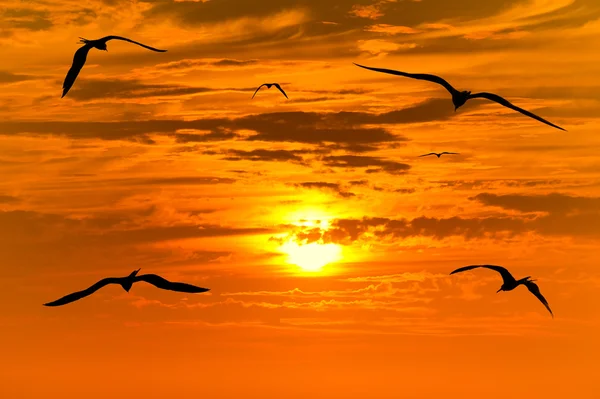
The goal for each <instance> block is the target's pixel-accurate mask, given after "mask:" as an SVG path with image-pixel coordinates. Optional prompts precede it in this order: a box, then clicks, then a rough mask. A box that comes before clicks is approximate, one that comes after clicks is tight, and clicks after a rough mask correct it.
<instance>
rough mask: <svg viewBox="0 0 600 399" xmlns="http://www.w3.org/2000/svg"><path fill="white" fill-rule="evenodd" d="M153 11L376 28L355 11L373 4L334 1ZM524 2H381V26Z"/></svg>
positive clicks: (315, 28) (228, 2) (188, 20)
mask: <svg viewBox="0 0 600 399" xmlns="http://www.w3.org/2000/svg"><path fill="white" fill-rule="evenodd" d="M151 3H152V4H153V7H152V8H151V9H150V10H149V11H148V12H147V13H146V15H147V16H149V17H156V18H161V19H162V18H165V17H170V18H173V19H176V20H177V21H179V22H181V23H183V24H188V25H200V24H202V25H204V24H207V23H214V22H221V21H226V20H231V19H236V18H242V17H265V16H267V15H271V14H275V13H278V12H281V11H284V10H291V9H298V8H306V9H310V11H311V16H312V17H313V18H314V20H316V21H330V22H336V23H337V24H323V23H320V22H319V23H308V24H305V25H308V27H310V28H311V30H310V31H309V32H310V33H312V34H315V35H316V34H320V35H325V34H328V33H332V32H336V31H339V30H340V29H349V30H354V29H356V28H358V27H364V26H367V25H370V24H372V22H373V21H372V20H370V19H368V18H359V17H356V13H351V11H352V10H353V8H354V9H356V7H360V6H373V5H374V3H375V2H374V1H372V0H355V1H351V2H349V1H345V0H330V1H322V2H310V3H306V2H298V1H296V0H279V1H277V2H266V1H264V2H260V3H258V2H255V1H251V0H221V1H208V2H200V3H198V2H192V1H184V2H171V1H152V2H151ZM519 3H524V0H508V1H507V0H490V1H487V2H485V3H484V4H483V3H481V2H479V1H478V0H457V1H455V2H453V3H452V7H448V6H447V5H448V3H447V2H446V0H429V1H427V2H425V4H423V2H416V1H398V2H380V3H378V5H377V8H378V9H379V10H380V11H381V14H382V15H381V16H380V17H379V18H378V19H377V20H378V23H384V24H390V25H403V26H413V25H418V24H421V23H425V22H438V21H441V20H447V19H461V20H470V19H473V20H476V19H479V18H481V17H484V16H491V15H495V14H497V13H499V12H500V11H503V10H505V9H507V8H509V7H511V6H514V5H515V4H519Z"/></svg>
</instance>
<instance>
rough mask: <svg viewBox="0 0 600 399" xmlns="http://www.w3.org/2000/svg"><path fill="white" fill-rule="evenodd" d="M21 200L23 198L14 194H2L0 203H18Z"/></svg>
mask: <svg viewBox="0 0 600 399" xmlns="http://www.w3.org/2000/svg"><path fill="white" fill-rule="evenodd" d="M19 202H21V200H20V199H19V198H17V197H13V196H12V195H0V204H17V203H19Z"/></svg>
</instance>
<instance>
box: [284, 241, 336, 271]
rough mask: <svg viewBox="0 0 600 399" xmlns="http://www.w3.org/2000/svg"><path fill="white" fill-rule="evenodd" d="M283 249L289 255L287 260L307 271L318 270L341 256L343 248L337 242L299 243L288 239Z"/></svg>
mask: <svg viewBox="0 0 600 399" xmlns="http://www.w3.org/2000/svg"><path fill="white" fill-rule="evenodd" d="M281 250H282V251H283V252H285V253H286V254H287V256H288V258H287V261H288V263H291V264H293V265H297V266H299V267H300V268H302V270H303V271H305V272H318V271H320V270H321V269H322V268H323V266H325V265H327V264H329V263H331V262H335V261H337V260H339V259H340V258H341V254H342V248H341V247H340V246H339V245H336V244H320V243H317V242H311V243H310V244H303V245H302V244H300V245H299V244H298V243H297V242H295V241H288V242H286V243H285V244H283V245H282V246H281Z"/></svg>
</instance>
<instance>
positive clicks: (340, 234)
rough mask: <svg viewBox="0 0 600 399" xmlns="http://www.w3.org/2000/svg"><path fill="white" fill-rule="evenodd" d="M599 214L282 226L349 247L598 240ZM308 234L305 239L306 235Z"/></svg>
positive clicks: (296, 234)
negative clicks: (534, 238) (417, 240)
mask: <svg viewBox="0 0 600 399" xmlns="http://www.w3.org/2000/svg"><path fill="white" fill-rule="evenodd" d="M599 223H600V213H593V214H587V215H581V214H579V215H570V216H568V215H564V214H561V215H557V214H550V215H547V216H541V217H510V216H497V217H496V216H490V217H479V218H478V217H472V218H469V217H450V218H432V217H426V216H421V217H417V218H414V219H390V218H379V217H365V218H363V219H337V220H334V221H332V222H331V227H330V228H329V229H328V230H321V229H319V228H310V229H308V228H306V227H298V226H284V227H287V229H289V230H290V233H289V234H290V236H291V237H294V238H299V239H300V238H301V240H305V239H307V238H308V239H309V242H316V241H319V242H324V243H329V242H333V243H337V244H344V245H350V244H352V243H353V242H355V241H358V240H362V239H364V240H377V241H379V242H381V241H383V240H397V239H404V238H408V237H417V236H420V237H429V238H432V239H435V240H442V239H445V238H449V237H454V236H458V237H463V238H464V239H466V240H473V239H486V238H487V239H504V238H511V237H515V236H518V235H521V234H525V233H536V234H540V235H544V236H580V237H587V238H594V239H597V238H599V237H600V229H598V225H599ZM307 234H308V235H307Z"/></svg>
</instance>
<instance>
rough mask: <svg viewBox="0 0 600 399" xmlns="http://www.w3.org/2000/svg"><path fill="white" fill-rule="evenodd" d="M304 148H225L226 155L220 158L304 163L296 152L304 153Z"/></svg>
mask: <svg viewBox="0 0 600 399" xmlns="http://www.w3.org/2000/svg"><path fill="white" fill-rule="evenodd" d="M305 153H307V151H305V150H292V151H289V150H268V149H263V148H260V149H255V150H251V151H244V150H227V151H226V154H228V155H227V157H225V158H222V159H225V160H227V161H242V160H247V161H265V162H273V161H279V162H286V161H293V162H297V163H300V164H303V163H304V159H303V158H302V157H301V156H300V155H298V154H305Z"/></svg>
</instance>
